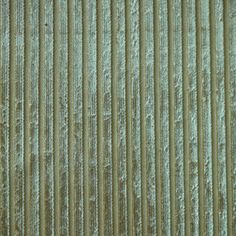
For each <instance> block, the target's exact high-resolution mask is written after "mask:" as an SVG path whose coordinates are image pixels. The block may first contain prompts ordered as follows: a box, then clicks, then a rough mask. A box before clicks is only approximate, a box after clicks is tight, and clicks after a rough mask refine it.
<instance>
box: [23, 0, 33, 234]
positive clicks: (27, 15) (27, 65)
mask: <svg viewBox="0 0 236 236" xmlns="http://www.w3.org/2000/svg"><path fill="white" fill-rule="evenodd" d="M24 4H25V15H24V24H25V32H24V40H25V48H24V50H25V51H24V55H25V61H24V68H25V84H28V85H29V86H27V87H25V93H24V113H25V119H24V128H25V130H24V132H25V139H24V146H25V153H24V155H25V167H24V168H25V171H26V173H25V179H24V182H25V189H24V192H25V201H26V204H25V206H24V207H25V234H26V235H29V230H30V229H29V219H30V209H31V207H32V206H30V207H27V206H29V205H31V197H30V187H31V186H30V184H31V183H30V180H31V176H30V172H31V170H30V166H31V154H30V144H29V141H30V123H31V121H30V112H31V111H30V107H29V105H28V104H29V103H31V101H30V93H31V89H30V87H31V86H30V80H29V79H30V77H31V71H30V47H31V40H30V3H29V1H24Z"/></svg>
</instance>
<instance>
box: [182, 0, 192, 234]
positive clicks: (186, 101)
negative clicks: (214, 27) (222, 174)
mask: <svg viewBox="0 0 236 236" xmlns="http://www.w3.org/2000/svg"><path fill="white" fill-rule="evenodd" d="M181 6H182V12H181V13H182V37H183V40H182V49H183V53H182V60H183V64H182V66H183V90H184V93H183V117H184V118H183V129H184V195H185V233H186V235H190V234H191V231H190V230H191V228H190V219H191V218H190V188H189V187H190V182H189V180H190V172H189V163H190V150H189V140H190V137H189V79H188V52H187V49H188V38H187V32H188V15H187V2H186V0H182V1H181Z"/></svg>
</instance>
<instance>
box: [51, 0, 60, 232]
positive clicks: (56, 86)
mask: <svg viewBox="0 0 236 236" xmlns="http://www.w3.org/2000/svg"><path fill="white" fill-rule="evenodd" d="M59 14H60V1H55V2H53V15H54V18H53V42H54V44H53V95H54V98H53V112H54V117H53V125H54V126H53V146H54V163H53V164H54V193H55V195H54V199H53V200H54V203H53V204H54V211H55V214H54V220H55V228H54V234H55V235H59V234H60V233H61V231H60V229H61V225H60V209H61V201H60V181H59V179H60V119H59V113H60V107H59V105H60V104H59V101H60V100H59V99H60V93H59V92H60V48H61V46H60V18H59Z"/></svg>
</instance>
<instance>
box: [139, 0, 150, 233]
mask: <svg viewBox="0 0 236 236" xmlns="http://www.w3.org/2000/svg"><path fill="white" fill-rule="evenodd" d="M144 21H145V1H141V0H140V1H139V24H140V38H139V40H140V41H139V44H140V64H139V67H140V112H141V117H140V122H141V125H140V135H141V186H142V196H141V198H142V234H143V235H147V221H148V218H147V182H146V181H147V175H146V171H147V163H146V158H147V156H146V122H145V119H146V114H145V103H146V101H145V87H146V86H145V85H146V83H145V77H146V76H145V75H146V70H145V63H146V60H145V52H146V50H145V40H146V39H145V24H144Z"/></svg>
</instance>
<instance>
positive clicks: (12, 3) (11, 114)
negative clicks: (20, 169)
mask: <svg viewBox="0 0 236 236" xmlns="http://www.w3.org/2000/svg"><path fill="white" fill-rule="evenodd" d="M15 3H16V1H15V0H11V1H10V2H9V8H10V9H9V13H10V46H9V47H10V66H9V71H10V76H9V77H10V78H9V81H10V85H9V110H10V111H9V117H10V119H9V127H10V131H9V142H10V148H9V150H10V153H9V154H10V156H9V172H10V176H9V179H10V180H9V183H10V192H9V195H10V196H9V198H10V203H9V206H10V235H14V233H15V230H14V226H15V216H14V215H15V214H14V197H15V196H14V195H15V194H14V174H13V171H14V168H13V164H14V161H13V156H14V151H13V149H12V147H14V138H13V137H14V125H13V121H14V120H15V112H14V105H15V102H14V98H15V83H14V77H15V73H16V72H15V67H16V62H15V54H16V48H15V34H16V27H15V24H14V21H15V19H14V18H15V8H16V6H15Z"/></svg>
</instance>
